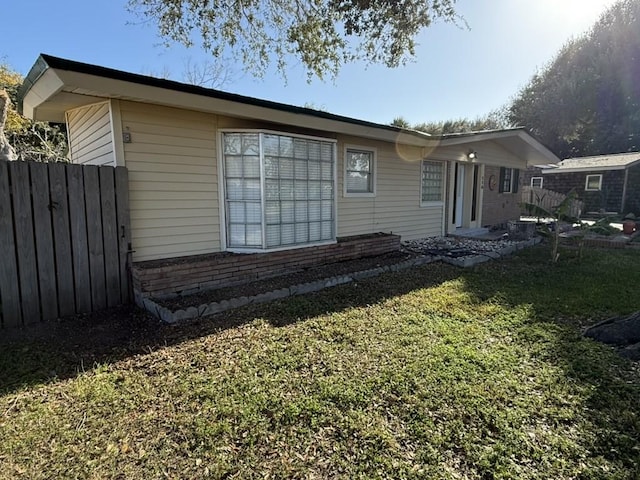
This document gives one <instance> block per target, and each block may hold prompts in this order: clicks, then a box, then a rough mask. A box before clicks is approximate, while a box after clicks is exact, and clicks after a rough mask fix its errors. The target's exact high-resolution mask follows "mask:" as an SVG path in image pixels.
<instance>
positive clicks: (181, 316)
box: [135, 256, 442, 323]
mask: <svg viewBox="0 0 640 480" xmlns="http://www.w3.org/2000/svg"><path fill="white" fill-rule="evenodd" d="M441 259H442V258H441V257H432V256H423V257H418V258H414V259H411V260H405V261H404V262H399V263H395V264H393V265H385V266H382V267H376V268H371V269H368V270H361V271H359V272H354V273H350V274H347V275H339V276H337V277H328V278H323V279H321V280H316V281H314V282H308V283H301V284H298V285H294V286H292V287H287V288H280V289H278V290H273V291H271V292H265V293H259V294H257V295H252V296H249V297H247V296H242V297H236V298H232V299H229V300H221V301H219V302H212V303H208V304H206V303H205V304H202V305H200V306H198V307H189V308H187V309H179V310H176V311H171V310H170V309H168V308H167V307H163V306H162V305H160V304H158V303H156V302H155V301H153V300H152V299H150V298H146V297H142V295H140V294H139V293H138V292H136V294H135V301H136V304H137V305H138V306H139V307H140V308H144V309H145V310H147V311H149V312H150V313H151V314H152V315H154V316H155V317H157V318H159V319H160V320H162V321H163V322H167V323H177V322H182V321H185V320H195V319H198V318H203V317H207V316H209V315H215V314H216V313H222V312H225V311H227V310H231V309H234V308H240V307H244V306H246V305H253V304H258V303H266V302H272V301H273V300H280V299H282V298H287V297H292V296H295V295H304V294H307V293H312V292H318V291H320V290H324V289H325V288H330V287H335V286H338V285H344V284H346V283H351V282H355V281H358V280H363V279H365V278H371V277H377V276H379V275H382V274H383V273H388V272H400V271H402V270H408V269H409V268H413V267H417V266H420V265H426V264H429V263H433V262H436V261H438V260H441Z"/></svg>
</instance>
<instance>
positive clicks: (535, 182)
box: [531, 177, 543, 188]
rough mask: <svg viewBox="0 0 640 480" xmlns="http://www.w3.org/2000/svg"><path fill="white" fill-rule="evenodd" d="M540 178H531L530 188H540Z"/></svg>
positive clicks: (541, 179)
mask: <svg viewBox="0 0 640 480" xmlns="http://www.w3.org/2000/svg"><path fill="white" fill-rule="evenodd" d="M542 181H543V178H542V177H531V187H533V188H542Z"/></svg>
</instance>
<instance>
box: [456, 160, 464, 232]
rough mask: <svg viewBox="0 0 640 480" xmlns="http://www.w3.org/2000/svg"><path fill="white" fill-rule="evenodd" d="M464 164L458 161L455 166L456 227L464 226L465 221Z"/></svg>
mask: <svg viewBox="0 0 640 480" xmlns="http://www.w3.org/2000/svg"><path fill="white" fill-rule="evenodd" d="M464 170H465V168H464V165H461V164H459V163H456V166H455V200H454V201H455V204H454V223H455V225H456V228H459V227H462V224H463V221H464V190H465V182H464V177H465V175H464Z"/></svg>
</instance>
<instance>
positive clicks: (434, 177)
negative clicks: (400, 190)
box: [420, 160, 444, 205]
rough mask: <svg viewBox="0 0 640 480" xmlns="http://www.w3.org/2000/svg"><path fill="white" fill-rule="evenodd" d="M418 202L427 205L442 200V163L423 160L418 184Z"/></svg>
mask: <svg viewBox="0 0 640 480" xmlns="http://www.w3.org/2000/svg"><path fill="white" fill-rule="evenodd" d="M420 187H421V188H420V190H421V193H420V204H421V205H429V204H432V205H433V204H434V203H442V202H443V201H444V163H443V162H432V161H428V160H423V162H422V181H421V184H420Z"/></svg>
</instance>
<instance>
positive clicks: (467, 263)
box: [440, 237, 542, 268]
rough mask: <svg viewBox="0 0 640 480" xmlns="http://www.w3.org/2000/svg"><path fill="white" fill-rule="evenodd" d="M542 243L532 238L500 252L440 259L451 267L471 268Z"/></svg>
mask: <svg viewBox="0 0 640 480" xmlns="http://www.w3.org/2000/svg"><path fill="white" fill-rule="evenodd" d="M541 241H542V238H540V237H533V238H530V239H529V240H523V241H520V242H517V243H515V244H513V245H508V246H506V247H502V248H500V249H498V250H494V251H490V252H482V253H478V254H477V255H470V256H467V257H458V258H453V257H446V256H443V257H441V258H440V259H441V260H442V261H443V262H445V263H448V264H450V265H455V266H456V267H462V268H470V267H474V266H476V265H478V264H480V263H484V262H488V261H489V260H496V259H498V258H502V257H504V256H506V255H511V254H512V253H514V252H516V251H517V250H522V249H524V248H528V247H533V246H534V245H537V244H538V243H540V242H541Z"/></svg>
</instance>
